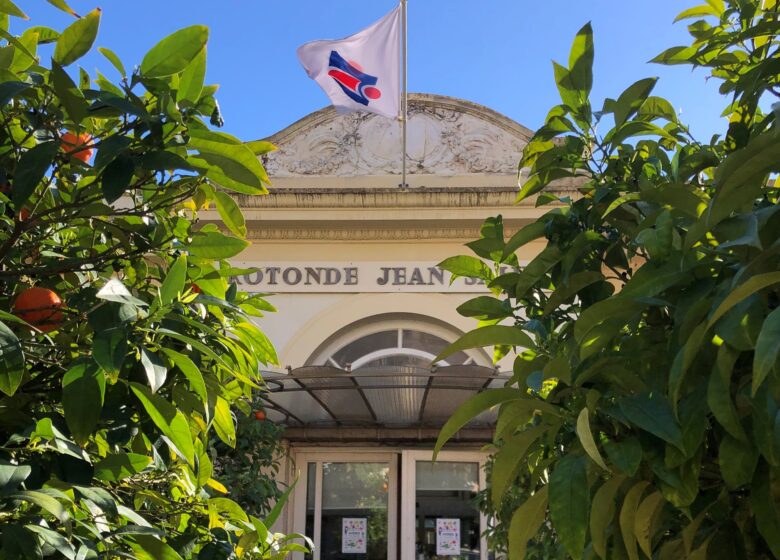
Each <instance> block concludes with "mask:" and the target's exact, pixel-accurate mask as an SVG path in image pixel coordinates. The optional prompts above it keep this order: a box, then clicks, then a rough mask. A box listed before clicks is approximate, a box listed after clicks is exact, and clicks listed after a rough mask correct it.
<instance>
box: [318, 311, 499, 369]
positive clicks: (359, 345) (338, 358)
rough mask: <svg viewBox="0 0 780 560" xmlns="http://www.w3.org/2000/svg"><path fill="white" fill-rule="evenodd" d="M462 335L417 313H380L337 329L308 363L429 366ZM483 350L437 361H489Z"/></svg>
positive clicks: (349, 366)
mask: <svg viewBox="0 0 780 560" xmlns="http://www.w3.org/2000/svg"><path fill="white" fill-rule="evenodd" d="M458 335H459V333H458V332H457V331H455V330H454V329H451V328H448V327H445V326H443V325H441V324H439V323H434V322H432V321H425V320H420V319H419V318H418V317H416V316H414V317H412V316H409V317H407V318H393V319H389V318H381V317H377V318H372V319H369V320H367V321H363V322H361V323H360V324H356V325H351V326H350V327H347V328H346V329H344V330H342V331H341V332H339V333H336V334H335V335H334V336H332V337H331V338H330V339H329V341H328V342H327V343H325V344H324V345H323V346H321V347H320V349H319V350H318V351H317V352H315V354H314V355H313V356H312V358H311V359H310V360H309V362H308V363H309V364H310V365H322V366H333V367H337V368H340V369H352V370H353V371H355V370H359V369H364V368H372V369H373V368H382V367H397V366H406V367H420V368H428V367H430V366H431V364H432V362H433V360H434V358H435V357H436V356H437V355H438V354H439V353H440V352H441V351H442V350H444V349H445V348H446V347H447V346H449V345H450V344H451V343H452V342H453V341H455V340H456V339H457V338H458ZM480 354H481V353H480V352H479V351H474V352H471V353H467V352H457V353H455V354H452V355H450V356H447V358H446V359H445V360H442V361H440V362H437V363H438V365H441V366H448V365H470V364H480V365H487V364H485V363H484V362H486V360H485V359H484V357H483V356H481V355H480Z"/></svg>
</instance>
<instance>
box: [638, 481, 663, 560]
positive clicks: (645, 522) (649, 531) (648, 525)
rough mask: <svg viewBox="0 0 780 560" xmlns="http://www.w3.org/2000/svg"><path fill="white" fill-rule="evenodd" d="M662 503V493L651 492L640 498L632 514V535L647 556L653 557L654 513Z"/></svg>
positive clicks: (655, 520)
mask: <svg viewBox="0 0 780 560" xmlns="http://www.w3.org/2000/svg"><path fill="white" fill-rule="evenodd" d="M664 503H665V500H664V495H663V494H662V493H661V492H658V491H656V492H653V493H652V494H650V495H649V496H647V497H646V498H645V499H644V500H642V503H641V504H639V508H637V510H636V515H635V516H634V536H635V537H636V540H637V542H638V543H639V548H640V549H642V552H644V553H645V554H646V555H647V557H648V558H652V557H653V550H652V548H653V546H652V540H653V535H655V532H656V530H657V524H658V523H657V517H656V514H657V512H658V510H659V509H660V508H662V507H663V505H664Z"/></svg>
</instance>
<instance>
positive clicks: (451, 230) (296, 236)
mask: <svg viewBox="0 0 780 560" xmlns="http://www.w3.org/2000/svg"><path fill="white" fill-rule="evenodd" d="M515 229H517V228H511V229H508V230H507V231H506V233H505V235H506V236H507V237H509V236H511V235H512V233H514V231H515ZM479 231H480V225H474V226H461V227H413V228H410V227H375V228H373V227H361V228H344V227H328V226H320V227H296V228H289V227H264V226H259V227H252V228H250V229H249V233H248V236H247V238H248V239H250V240H260V239H262V240H264V241H324V242H329V241H436V240H472V239H477V238H478V237H479Z"/></svg>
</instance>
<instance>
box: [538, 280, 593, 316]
mask: <svg viewBox="0 0 780 560" xmlns="http://www.w3.org/2000/svg"><path fill="white" fill-rule="evenodd" d="M603 280H604V276H603V275H602V274H601V272H597V271H595V270H583V271H582V272H577V273H575V274H572V275H571V276H570V277H569V279H568V282H567V283H566V284H562V285H560V286H556V288H555V291H554V292H553V293H552V295H551V296H550V299H549V300H547V304H546V305H545V306H544V313H545V314H548V313H552V312H553V311H555V310H556V309H558V308H559V307H560V306H561V305H563V304H564V302H566V301H567V300H569V299H570V298H573V297H574V296H575V295H576V294H577V293H578V292H579V291H580V290H582V289H583V288H587V287H588V286H591V285H593V284H595V283H596V282H601V281H603Z"/></svg>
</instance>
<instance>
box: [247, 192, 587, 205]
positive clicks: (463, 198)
mask: <svg viewBox="0 0 780 560" xmlns="http://www.w3.org/2000/svg"><path fill="white" fill-rule="evenodd" d="M547 192H554V193H555V194H556V195H558V196H570V197H576V196H577V191H576V190H575V189H574V188H573V187H559V188H555V189H548V191H547ZM516 198H517V188H515V187H511V188H502V187H495V188H478V187H473V188H472V187H457V188H441V189H426V188H418V189H404V190H401V189H321V188H289V189H275V190H272V191H271V193H270V194H268V195H263V196H251V195H236V200H237V202H238V204H239V206H241V207H242V208H243V209H272V208H341V209H343V208H505V207H517V206H519V207H527V208H529V207H530V208H532V207H534V205H535V202H536V197H532V198H529V199H526V200H524V201H523V202H522V203H520V204H519V205H516V204H515V200H516Z"/></svg>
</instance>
